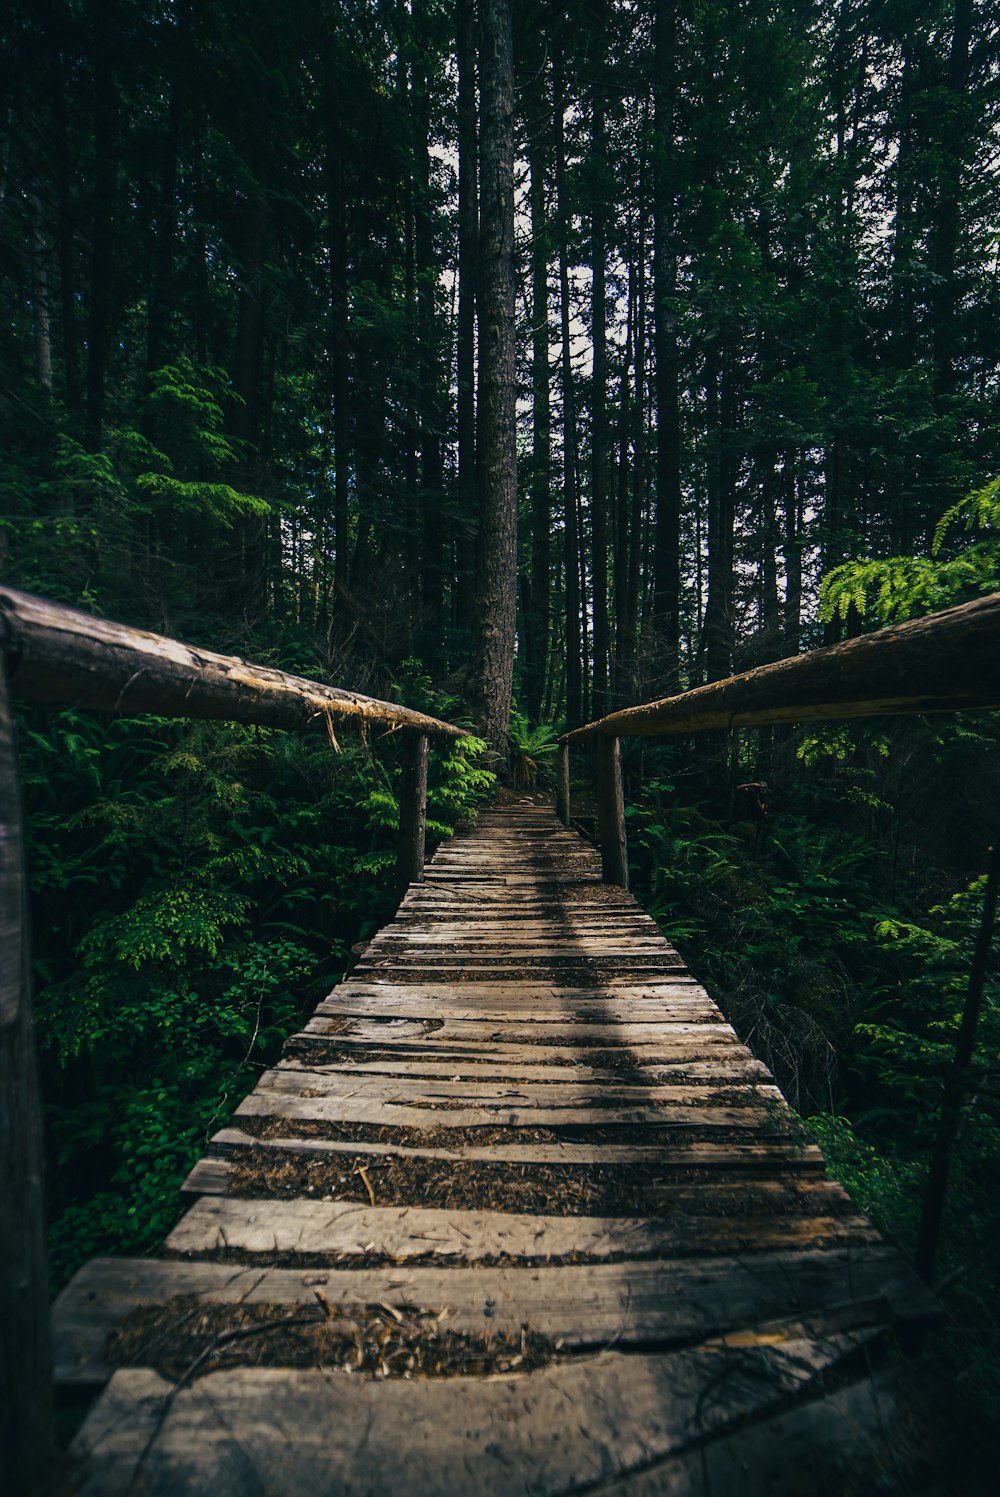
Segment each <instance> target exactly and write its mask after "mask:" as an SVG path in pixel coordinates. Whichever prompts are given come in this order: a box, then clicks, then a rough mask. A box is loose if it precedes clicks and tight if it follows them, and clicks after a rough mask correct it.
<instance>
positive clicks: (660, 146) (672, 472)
mask: <svg viewBox="0 0 1000 1497" xmlns="http://www.w3.org/2000/svg"><path fill="white" fill-rule="evenodd" d="M654 42H655V57H654V86H653V97H654V102H655V111H654V118H653V126H654V134H655V147H654V151H655V154H654V165H653V287H654V307H653V336H654V340H655V348H656V532H655V549H654V554H653V639H654V647H655V649H656V651H657V658H658V662H659V672H660V677H661V679H662V683H663V685H664V686H665V687H667V689H670V688H672V687H674V686H676V685H677V684H678V681H679V672H680V548H681V468H680V380H679V372H678V348H677V313H676V310H675V308H674V305H673V303H674V300H675V298H676V296H677V242H676V216H677V208H676V203H677V183H676V180H675V172H676V167H675V150H674V130H675V113H676V107H677V4H676V0H657V4H656V11H655V17H654Z"/></svg>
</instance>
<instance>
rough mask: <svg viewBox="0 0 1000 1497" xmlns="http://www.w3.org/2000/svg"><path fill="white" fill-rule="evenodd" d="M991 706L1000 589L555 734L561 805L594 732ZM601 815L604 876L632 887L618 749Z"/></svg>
mask: <svg viewBox="0 0 1000 1497" xmlns="http://www.w3.org/2000/svg"><path fill="white" fill-rule="evenodd" d="M994 707H1000V592H997V593H989V594H987V596H986V597H983V598H974V599H973V601H972V602H971V603H961V604H959V605H958V607H956V608H946V609H944V610H943V611H942V612H940V613H930V614H927V615H926V616H925V617H924V618H921V619H909V620H908V621H907V622H906V623H905V624H892V625H890V626H889V627H888V628H885V629H876V630H875V631H874V632H873V633H871V634H863V635H861V636H860V637H859V638H858V639H849V640H845V642H844V643H843V644H839V645H830V646H828V647H827V648H826V649H821V650H812V651H810V652H809V653H808V654H806V655H793V656H790V657H789V659H787V660H778V661H776V662H775V663H774V664H773V665H761V666H758V667H757V669H756V670H752V671H744V672H743V673H742V675H739V676H729V677H728V678H727V679H726V680H725V681H712V682H710V683H709V685H708V686H696V687H695V688H694V689H693V690H692V691H684V692H681V693H680V694H679V695H678V696H672V697H663V698H661V699H660V700H659V701H655V702H645V703H643V704H642V705H641V706H639V707H625V708H623V709H622V710H621V711H620V712H611V713H609V714H608V716H607V717H602V718H599V719H598V720H597V721H596V722H592V723H586V724H584V726H583V727H582V728H574V729H573V730H572V731H571V732H569V733H564V734H563V735H562V737H561V738H560V740H559V745H560V760H559V778H558V792H557V799H556V810H557V814H558V815H559V816H560V817H561V819H562V820H563V822H564V823H565V824H566V825H567V826H568V825H569V822H570V803H569V746H570V744H574V743H589V742H592V741H594V740H595V739H596V740H597V743H598V746H599V749H600V747H601V746H602V745H605V744H607V743H608V742H613V743H615V744H617V742H618V739H619V738H626V737H629V738H633V737H634V738H660V737H666V736H668V735H672V734H680V733H707V732H719V731H720V730H721V731H723V732H726V731H728V730H730V729H732V728H752V727H766V726H768V725H769V724H772V723H794V722H811V721H816V720H817V719H819V720H826V721H832V720H834V719H836V718H844V717H878V716H899V715H901V714H904V713H920V712H957V711H961V710H972V709H983V708H994ZM597 818H598V824H599V827H600V833H601V858H602V863H603V868H604V879H605V882H606V883H609V884H619V885H621V887H622V888H626V889H627V888H628V856H627V849H626V840H625V812H624V802H623V799H622V793H621V769H620V766H619V763H618V755H617V753H612V754H608V753H603V752H601V753H599V755H598V784H597Z"/></svg>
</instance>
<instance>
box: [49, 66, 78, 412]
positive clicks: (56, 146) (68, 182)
mask: <svg viewBox="0 0 1000 1497" xmlns="http://www.w3.org/2000/svg"><path fill="white" fill-rule="evenodd" d="M53 66H54V68H55V69H56V78H57V83H56V87H55V89H54V90H53V98H52V155H53V161H52V168H53V172H54V175H55V188H56V211H57V217H56V255H57V257H58V261H59V314H60V321H61V324H62V363H63V380H64V384H65V391H66V407H67V409H68V410H69V411H71V412H72V413H73V414H74V415H75V414H76V413H77V412H79V410H80V343H79V337H78V333H77V314H76V273H75V264H74V254H73V245H74V239H75V237H76V218H75V214H74V211H73V192H72V177H73V173H72V170H71V167H70V156H69V128H68V123H67V120H66V99H65V88H66V83H65V69H64V67H63V65H62V62H61V59H58V58H56V59H54V60H53Z"/></svg>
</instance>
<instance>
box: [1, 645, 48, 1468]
mask: <svg viewBox="0 0 1000 1497" xmlns="http://www.w3.org/2000/svg"><path fill="white" fill-rule="evenodd" d="M29 962H30V951H29V944H28V896H27V883H26V878H25V868H24V824H23V819H22V813H21V785H20V777H19V775H18V765H17V743H16V740H15V732H14V722H13V719H12V717H11V713H10V704H9V699H8V694H7V668H6V658H5V656H3V655H2V654H0V1385H2V1388H3V1393H2V1395H0V1450H3V1451H4V1452H5V1454H4V1462H3V1464H4V1474H5V1477H6V1479H7V1480H8V1481H9V1482H10V1483H11V1486H10V1490H11V1491H12V1492H28V1491H31V1490H33V1487H34V1484H35V1483H36V1482H38V1481H39V1480H40V1478H41V1475H42V1473H43V1472H44V1470H45V1467H46V1465H47V1464H48V1462H49V1460H50V1458H51V1456H52V1448H53V1432H52V1346H51V1341H50V1334H49V1286H48V1271H47V1262H46V1252H45V1202H44V1193H43V1182H42V1169H43V1150H42V1111H41V1104H40V1101H39V1095H38V1072H37V1067H36V1062H35V1044H34V1032H33V1024H32V1013H31V987H30V965H29Z"/></svg>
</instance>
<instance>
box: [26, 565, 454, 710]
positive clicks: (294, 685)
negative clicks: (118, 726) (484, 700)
mask: <svg viewBox="0 0 1000 1497" xmlns="http://www.w3.org/2000/svg"><path fill="white" fill-rule="evenodd" d="M0 629H2V638H3V641H4V648H5V649H6V651H7V654H8V658H9V662H10V664H9V677H10V689H11V692H12V694H13V695H15V696H19V697H23V698H25V699H27V700H28V701H31V702H48V703H50V704H51V705H53V706H74V707H89V708H93V709H97V710H100V711H108V712H156V713H159V714H160V715H162V716H175V717H198V718H211V719H215V720H217V721H223V722H246V723H259V724H261V725H262V726H265V727H271V728H297V729H300V730H301V729H304V728H308V729H314V730H318V731H320V732H326V733H329V734H330V735H331V737H332V734H333V725H334V723H336V724H338V725H339V724H340V723H345V722H346V723H350V722H355V723H357V724H359V725H361V724H363V723H382V724H384V725H385V727H387V728H413V729H416V730H418V731H419V732H421V733H427V734H430V735H432V736H433V735H437V736H440V737H445V738H461V737H462V736H463V735H464V734H465V733H466V732H467V730H466V729H464V728H458V727H455V725H454V724H453V723H444V722H439V721H438V719H437V718H436V717H427V716H426V715H425V714H424V713H422V712H412V711H411V710H410V709H409V708H408V707H400V706H398V705H397V704H396V703H395V702H380V701H378V700H377V699H376V698H374V697H366V696H361V695H360V694H359V693H358V692H352V691H341V690H340V689H339V688H337V687H335V686H324V685H323V684H322V683H321V682H319V681H309V680H306V679H305V678H304V677H302V676H291V675H288V674H287V673H286V672H285V671H276V670H271V669H270V667H268V666H263V665H252V664H248V662H247V661H245V660H240V659H239V658H238V657H237V656H234V655H217V654H215V653H214V651H212V650H202V649H196V648H195V647H193V646H192V645H185V644H181V643H180V642H179V641H178V640H176V639H168V638H166V637H165V636H164V635H161V634H149V633H147V632H146V631H145V630H143V629H132V628H130V627H129V626H128V625H126V624H116V623H113V622H112V621H111V620H109V619H99V618H95V617H93V615H91V614H88V613H82V612H80V611H79V610H78V609H75V608H64V607H62V606H61V604H58V603H51V602H49V601H48V599H46V598H38V597H35V596H34V594H32V593H22V592H17V591H15V590H14V589H13V588H9V587H5V588H0Z"/></svg>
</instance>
